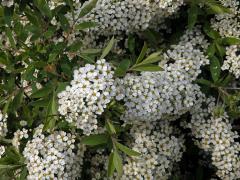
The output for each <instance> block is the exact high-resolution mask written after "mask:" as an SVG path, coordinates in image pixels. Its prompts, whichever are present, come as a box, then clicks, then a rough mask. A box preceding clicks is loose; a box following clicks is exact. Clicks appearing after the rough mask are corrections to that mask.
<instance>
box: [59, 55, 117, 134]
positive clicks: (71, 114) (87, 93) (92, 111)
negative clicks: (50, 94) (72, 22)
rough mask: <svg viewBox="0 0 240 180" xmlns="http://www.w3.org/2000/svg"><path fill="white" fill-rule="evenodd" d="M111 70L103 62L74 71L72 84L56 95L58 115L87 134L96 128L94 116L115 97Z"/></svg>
mask: <svg viewBox="0 0 240 180" xmlns="http://www.w3.org/2000/svg"><path fill="white" fill-rule="evenodd" d="M113 73H114V71H113V69H112V67H111V66H110V64H109V63H107V62H106V61H105V60H104V59H102V60H98V61H97V62H96V64H95V65H90V64H87V65H85V66H84V67H81V68H79V69H78V70H75V71H74V75H73V76H74V77H73V80H72V81H71V85H70V86H68V87H67V88H66V90H65V91H63V92H61V93H59V94H58V97H59V109H58V111H59V113H60V114H61V115H63V116H65V118H66V121H68V122H69V123H73V124H74V125H75V126H76V127H77V128H80V129H82V130H83V132H84V134H88V135H89V134H90V133H91V132H92V131H93V130H96V129H97V123H98V122H97V116H99V115H101V114H102V113H103V112H104V109H105V108H106V107H107V104H108V103H109V102H110V101H111V99H112V98H113V97H114V96H115V92H116V88H115V86H114V79H113Z"/></svg>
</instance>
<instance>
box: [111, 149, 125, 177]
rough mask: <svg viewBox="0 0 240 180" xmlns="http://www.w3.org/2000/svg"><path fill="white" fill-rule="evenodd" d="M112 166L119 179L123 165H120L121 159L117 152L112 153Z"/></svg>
mask: <svg viewBox="0 0 240 180" xmlns="http://www.w3.org/2000/svg"><path fill="white" fill-rule="evenodd" d="M113 164H114V167H115V168H116V170H117V172H118V176H119V177H120V176H121V175H122V173H123V163H122V158H121V157H120V155H119V154H118V151H117V150H114V152H113Z"/></svg>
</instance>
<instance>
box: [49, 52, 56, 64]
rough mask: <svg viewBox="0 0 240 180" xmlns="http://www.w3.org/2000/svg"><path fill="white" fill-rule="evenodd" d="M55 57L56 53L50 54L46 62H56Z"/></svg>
mask: <svg viewBox="0 0 240 180" xmlns="http://www.w3.org/2000/svg"><path fill="white" fill-rule="evenodd" d="M57 55H58V54H57V53H50V54H49V56H48V62H49V63H51V62H54V61H56V59H57V58H56V57H57Z"/></svg>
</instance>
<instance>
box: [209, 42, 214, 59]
mask: <svg viewBox="0 0 240 180" xmlns="http://www.w3.org/2000/svg"><path fill="white" fill-rule="evenodd" d="M215 52H216V47H215V44H214V43H211V44H210V45H209V46H208V49H207V54H208V57H209V58H210V57H212V56H213V55H214V54H215Z"/></svg>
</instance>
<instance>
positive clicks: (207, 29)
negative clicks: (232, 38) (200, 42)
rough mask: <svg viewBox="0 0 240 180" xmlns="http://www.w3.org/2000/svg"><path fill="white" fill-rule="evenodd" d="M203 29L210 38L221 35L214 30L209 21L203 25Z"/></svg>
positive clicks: (217, 37) (216, 37)
mask: <svg viewBox="0 0 240 180" xmlns="http://www.w3.org/2000/svg"><path fill="white" fill-rule="evenodd" d="M203 30H204V32H205V33H206V34H207V35H208V36H209V37H210V38H212V39H219V38H220V37H221V36H220V34H219V33H218V32H217V31H215V30H214V29H213V28H212V27H211V25H210V24H209V23H206V24H205V25H204V27H203Z"/></svg>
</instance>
